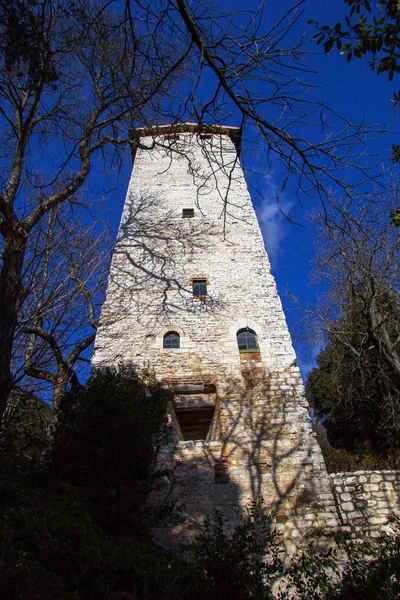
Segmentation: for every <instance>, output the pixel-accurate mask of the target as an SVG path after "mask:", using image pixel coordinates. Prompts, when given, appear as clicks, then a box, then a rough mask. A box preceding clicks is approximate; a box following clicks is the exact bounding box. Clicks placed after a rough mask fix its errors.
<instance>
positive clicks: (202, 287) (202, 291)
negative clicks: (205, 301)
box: [192, 279, 207, 296]
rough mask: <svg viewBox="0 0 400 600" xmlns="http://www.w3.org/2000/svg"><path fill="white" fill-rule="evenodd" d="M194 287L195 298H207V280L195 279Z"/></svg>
mask: <svg viewBox="0 0 400 600" xmlns="http://www.w3.org/2000/svg"><path fill="white" fill-rule="evenodd" d="M192 285H193V296H207V280H206V279H194V280H193V284H192Z"/></svg>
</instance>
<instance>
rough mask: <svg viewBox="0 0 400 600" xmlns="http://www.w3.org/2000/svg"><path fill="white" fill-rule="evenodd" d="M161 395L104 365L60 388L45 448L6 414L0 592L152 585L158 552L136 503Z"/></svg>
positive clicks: (157, 427) (0, 462) (89, 594)
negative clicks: (80, 383) (77, 383)
mask: <svg viewBox="0 0 400 600" xmlns="http://www.w3.org/2000/svg"><path fill="white" fill-rule="evenodd" d="M167 401H168V395H167V394H166V393H165V392H164V391H162V390H160V389H159V388H158V387H157V386H155V385H144V383H142V381H141V380H140V379H138V377H137V376H136V375H134V374H133V373H132V372H130V371H129V370H127V369H121V370H120V372H119V373H115V372H113V371H104V372H100V373H97V374H95V375H94V376H93V377H92V378H91V380H90V381H89V383H88V384H87V385H86V386H85V387H84V388H82V389H81V390H78V391H74V392H71V393H69V394H67V396H66V397H65V399H64V400H63V402H62V404H61V407H60V409H59V410H58V413H57V418H58V423H57V426H56V429H55V433H54V437H53V444H52V447H51V448H49V442H48V438H47V437H46V435H45V434H44V433H43V432H42V433H40V432H38V430H37V427H36V426H35V427H34V428H32V429H30V425H29V423H30V421H28V422H27V421H25V424H24V426H23V427H22V426H19V427H18V428H17V427H16V424H17V423H18V420H15V419H14V420H13V421H12V422H11V421H10V430H9V431H8V430H7V429H4V430H3V431H2V437H1V440H2V445H1V456H0V470H1V472H0V484H1V486H2V489H1V492H2V495H1V499H0V504H1V506H0V509H1V517H0V536H1V551H0V569H1V572H2V594H3V597H5V598H7V599H9V600H13V599H15V600H17V599H18V600H25V599H26V600H28V598H29V599H33V598H38V599H45V600H47V599H49V600H50V599H54V598H58V599H60V600H70V599H73V598H77V599H86V598H88V599H89V598H90V599H92V598H98V599H106V598H111V597H112V596H111V594H112V592H114V591H124V592H133V591H134V590H135V589H142V590H146V589H147V588H148V587H149V586H150V587H151V588H155V589H157V579H158V578H161V579H162V577H163V575H162V574H163V572H164V571H165V573H167V572H168V571H167V566H168V557H167V556H166V555H165V554H164V553H161V551H160V550H158V549H157V548H154V547H153V545H152V544H151V542H150V538H149V532H148V523H149V521H150V520H151V519H150V517H151V515H149V514H148V511H146V509H145V500H146V497H147V494H148V492H149V489H150V488H151V485H152V478H151V473H150V470H151V464H152V461H153V459H154V456H155V452H156V447H157V445H158V443H159V442H160V440H161V439H162V437H163V435H164V434H165V423H166V404H167ZM23 412H25V414H26V412H27V411H26V410H25V411H23ZM22 420H23V419H22ZM6 425H7V424H6ZM17 431H19V432H20V435H18V436H16V433H17ZM27 431H28V432H29V431H30V435H28V434H27ZM10 440H13V444H12V445H11V444H10ZM15 440H16V441H15ZM28 442H29V444H28ZM28 445H30V448H29V453H28V452H27V447H28ZM45 449H47V451H46V453H45V454H44V450H45ZM45 457H46V458H45ZM27 461H28V462H27ZM149 580H150V581H151V583H149Z"/></svg>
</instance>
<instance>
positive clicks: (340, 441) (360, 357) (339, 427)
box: [307, 289, 400, 455]
mask: <svg viewBox="0 0 400 600" xmlns="http://www.w3.org/2000/svg"><path fill="white" fill-rule="evenodd" d="M343 312H344V314H343V317H342V318H341V319H340V321H339V322H338V324H337V325H336V326H335V327H333V328H332V329H331V330H330V333H329V336H328V344H327V346H326V347H325V349H323V350H322V351H321V352H320V354H319V355H318V357H317V364H318V366H317V367H316V368H315V369H313V370H312V371H311V373H310V374H309V377H308V381H307V398H308V400H309V401H310V403H311V405H312V407H313V408H314V410H315V413H316V416H317V417H318V418H319V419H322V420H323V423H324V426H325V427H326V430H327V433H328V437H329V441H330V442H331V443H332V445H333V446H336V447H339V448H344V449H346V450H348V451H350V452H356V453H358V454H360V455H368V454H370V453H371V452H372V453H373V454H380V455H387V454H388V453H389V454H390V452H391V451H394V450H396V449H397V448H398V447H399V446H400V387H399V379H398V372H397V371H396V370H395V369H394V368H393V363H395V361H396V358H397V356H398V354H397V345H396V344H397V342H396V340H397V339H398V332H399V330H400V307H399V303H398V299H397V295H396V293H394V292H390V291H389V290H384V289H381V290H379V291H378V292H376V293H374V295H371V297H370V298H368V297H367V296H366V294H364V295H362V294H356V293H355V294H354V295H353V297H352V300H351V302H349V303H348V305H347V306H346V307H344V311H343ZM374 323H375V325H374ZM390 340H393V345H392V347H391V351H392V356H388V352H387V350H386V348H387V347H388V346H390ZM385 345H386V348H385Z"/></svg>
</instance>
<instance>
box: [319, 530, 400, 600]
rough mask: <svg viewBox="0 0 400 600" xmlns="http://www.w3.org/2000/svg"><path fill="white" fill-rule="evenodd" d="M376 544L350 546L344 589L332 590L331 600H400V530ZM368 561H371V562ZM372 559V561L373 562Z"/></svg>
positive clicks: (386, 535)
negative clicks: (399, 599)
mask: <svg viewBox="0 0 400 600" xmlns="http://www.w3.org/2000/svg"><path fill="white" fill-rule="evenodd" d="M393 528H394V535H392V534H391V535H388V534H383V535H382V536H381V537H380V539H379V540H378V541H377V542H375V543H368V542H367V543H364V544H351V545H349V546H347V553H348V556H349V562H348V563H347V565H346V567H345V570H344V573H343V578H342V581H341V585H340V586H336V588H335V587H334V586H331V588H330V590H329V593H328V594H327V600H398V598H400V529H399V523H398V522H396V523H394V524H393ZM366 557H370V558H369V559H367V558H366ZM371 557H372V560H371Z"/></svg>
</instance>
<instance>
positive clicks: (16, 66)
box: [0, 0, 58, 89]
mask: <svg viewBox="0 0 400 600" xmlns="http://www.w3.org/2000/svg"><path fill="white" fill-rule="evenodd" d="M0 25H1V27H2V31H3V35H2V38H1V41H0V46H1V51H2V54H3V55H4V62H5V69H6V71H7V72H8V73H9V74H13V76H14V77H15V78H16V79H17V80H18V82H19V84H20V85H24V86H25V87H26V86H27V87H28V88H29V89H30V88H36V87H37V86H39V85H40V81H42V82H44V83H45V84H47V85H48V84H51V85H53V86H54V84H55V82H56V81H57V79H58V73H57V69H56V66H55V60H54V54H53V52H52V48H51V44H50V41H49V36H48V30H47V27H46V24H45V19H44V11H43V7H42V6H40V5H38V3H37V2H36V1H35V0H0Z"/></svg>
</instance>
